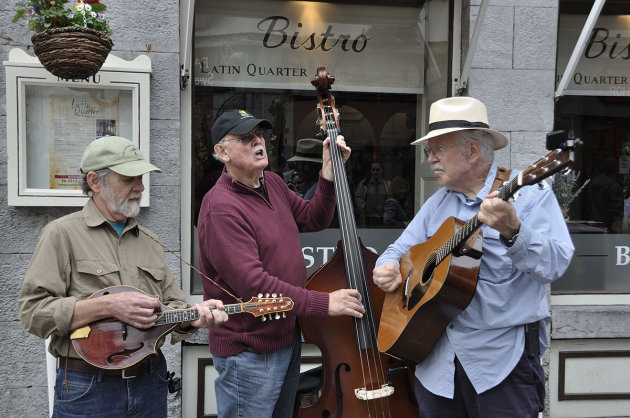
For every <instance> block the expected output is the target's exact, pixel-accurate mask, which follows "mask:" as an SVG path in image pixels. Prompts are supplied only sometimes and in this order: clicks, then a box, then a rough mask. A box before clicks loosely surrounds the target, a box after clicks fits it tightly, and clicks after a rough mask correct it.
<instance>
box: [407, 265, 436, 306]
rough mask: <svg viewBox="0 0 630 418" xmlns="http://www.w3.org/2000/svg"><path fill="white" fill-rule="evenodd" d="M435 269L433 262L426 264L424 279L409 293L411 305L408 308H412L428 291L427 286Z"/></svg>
mask: <svg viewBox="0 0 630 418" xmlns="http://www.w3.org/2000/svg"><path fill="white" fill-rule="evenodd" d="M434 270H435V266H434V265H433V264H431V263H427V264H426V265H425V266H424V270H423V272H422V281H421V282H420V283H418V284H417V285H415V286H414V287H413V289H411V294H410V295H409V306H408V307H407V309H409V310H412V309H413V308H414V307H415V306H416V305H417V304H418V303H419V302H420V299H422V297H423V296H424V294H425V293H426V291H427V287H428V285H429V284H430V283H431V280H432V279H433V273H434Z"/></svg>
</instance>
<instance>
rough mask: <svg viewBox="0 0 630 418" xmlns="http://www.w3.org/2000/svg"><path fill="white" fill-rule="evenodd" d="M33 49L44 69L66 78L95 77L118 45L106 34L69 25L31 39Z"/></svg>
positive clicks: (41, 33)
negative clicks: (110, 52) (115, 45)
mask: <svg viewBox="0 0 630 418" xmlns="http://www.w3.org/2000/svg"><path fill="white" fill-rule="evenodd" d="M31 41H32V42H33V50H34V51H35V55H37V58H39V61H40V62H41V63H42V65H43V66H44V68H46V69H47V70H48V71H49V72H50V73H51V74H53V75H56V76H57V77H61V78H64V79H75V80H81V79H86V78H90V77H92V76H93V75H95V74H96V73H97V72H98V70H99V69H100V68H101V66H102V65H103V63H104V62H105V59H106V58H107V55H108V54H109V51H111V49H112V46H113V45H114V43H113V42H112V40H111V38H110V37H109V36H108V35H107V34H106V33H104V32H101V31H98V30H96V29H91V28H82V27H76V26H69V27H64V28H54V29H47V30H45V31H43V32H40V33H36V34H34V35H33V36H32V37H31Z"/></svg>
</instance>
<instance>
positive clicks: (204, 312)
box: [181, 299, 228, 328]
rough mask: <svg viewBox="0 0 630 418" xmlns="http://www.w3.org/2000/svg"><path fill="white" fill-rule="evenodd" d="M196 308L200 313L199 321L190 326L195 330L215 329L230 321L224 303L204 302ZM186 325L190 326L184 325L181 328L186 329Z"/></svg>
mask: <svg viewBox="0 0 630 418" xmlns="http://www.w3.org/2000/svg"><path fill="white" fill-rule="evenodd" d="M194 307H195V308H197V310H198V311H199V319H196V320H194V321H192V322H190V323H189V324H190V325H191V326H193V327H195V328H214V327H218V326H219V325H221V324H223V323H224V322H226V321H227V320H228V314H227V313H226V312H225V308H224V307H223V302H221V301H220V300H216V299H209V300H204V301H203V302H202V303H198V304H196V305H195V306H194ZM211 308H216V309H211ZM186 325H188V323H183V324H182V325H181V326H182V327H183V328H185V327H186Z"/></svg>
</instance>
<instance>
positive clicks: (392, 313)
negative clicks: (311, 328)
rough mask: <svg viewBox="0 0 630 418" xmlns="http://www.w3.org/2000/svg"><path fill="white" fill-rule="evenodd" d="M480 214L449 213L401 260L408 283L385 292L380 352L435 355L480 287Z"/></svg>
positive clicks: (551, 163)
mask: <svg viewBox="0 0 630 418" xmlns="http://www.w3.org/2000/svg"><path fill="white" fill-rule="evenodd" d="M573 147H574V146H568V147H565V148H563V149H557V150H555V151H552V152H550V153H549V154H547V155H546V156H545V157H543V158H541V159H540V160H538V161H537V162H536V163H534V164H532V165H531V166H529V167H528V168H527V169H525V170H524V171H523V172H521V173H519V174H518V175H517V176H516V177H514V178H513V179H512V180H511V181H510V182H507V183H505V184H504V185H503V187H502V188H501V189H500V193H499V197H501V198H502V199H503V200H508V199H509V198H510V197H512V196H513V195H514V193H516V191H517V190H519V189H520V188H521V187H523V186H528V185H533V184H536V183H538V182H540V181H541V180H543V179H544V178H546V177H549V176H550V175H552V174H553V173H555V172H557V171H559V170H560V169H562V168H563V167H564V166H566V165H567V164H568V163H569V161H572V160H573ZM481 225H482V224H481V222H479V219H477V215H475V216H474V217H473V218H472V219H471V220H469V221H468V222H466V223H464V222H463V221H461V220H459V219H455V218H453V217H450V218H448V219H447V220H446V221H444V223H443V224H442V225H441V226H440V228H439V229H438V230H437V232H436V233H435V235H433V236H432V237H431V238H429V240H428V241H426V242H424V243H421V244H418V245H415V246H413V247H411V248H410V249H409V250H408V251H407V252H406V253H405V254H404V255H403V257H402V258H401V259H400V273H401V275H402V277H403V282H402V284H401V285H400V286H399V287H398V289H396V290H395V291H394V292H390V293H387V294H386V295H385V301H384V303H383V313H382V315H381V321H380V324H379V332H378V339H377V343H378V348H379V350H380V351H382V352H385V353H387V354H390V355H392V356H394V357H397V358H401V359H403V360H407V361H410V362H413V363H420V362H421V361H422V360H424V358H425V357H426V356H427V355H428V354H429V352H430V351H431V349H432V348H433V346H434V345H435V343H436V342H437V340H438V338H440V336H441V335H442V332H443V331H444V328H445V327H446V326H447V325H448V324H449V323H450V322H451V320H452V319H453V318H454V317H455V316H456V315H458V314H459V313H460V312H462V311H463V310H464V309H466V307H467V306H468V304H469V303H470V301H471V300H472V297H473V295H474V294H475V290H476V287H477V278H478V276H479V265H480V263H481V255H482V243H481V241H482V240H481V239H480V238H479V237H480V235H481V234H480V230H479V229H480V228H481Z"/></svg>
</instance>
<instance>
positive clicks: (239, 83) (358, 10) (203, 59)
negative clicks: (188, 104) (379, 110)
mask: <svg viewBox="0 0 630 418" xmlns="http://www.w3.org/2000/svg"><path fill="white" fill-rule="evenodd" d="M203 4H204V7H207V8H208V9H207V11H204V12H203V13H202V14H201V16H202V17H201V22H197V23H196V27H197V29H196V31H195V37H196V38H195V63H194V64H195V67H194V81H195V84H196V85H199V86H230V87H254V88H287V87H289V88H299V89H307V90H310V89H312V86H311V84H310V79H311V78H312V77H313V76H314V75H315V71H316V69H317V68H318V67H322V66H323V67H326V70H327V71H328V72H329V73H330V74H333V75H334V76H335V77H336V80H337V81H336V83H335V89H336V90H339V91H342V90H352V91H366V92H388V93H412V94H420V93H422V87H423V85H424V55H423V54H424V43H423V41H422V36H421V33H420V29H419V27H418V13H419V10H418V9H414V8H400V7H384V6H371V7H368V6H361V7H359V6H355V5H347V4H331V3H318V2H310V3H305V2H282V1H277V2H257V1H252V2H247V3H243V2H238V4H237V5H231V4H230V3H229V2H224V1H216V0H211V1H208V2H204V3H203ZM270 10H273V14H270V13H269V11H270Z"/></svg>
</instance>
